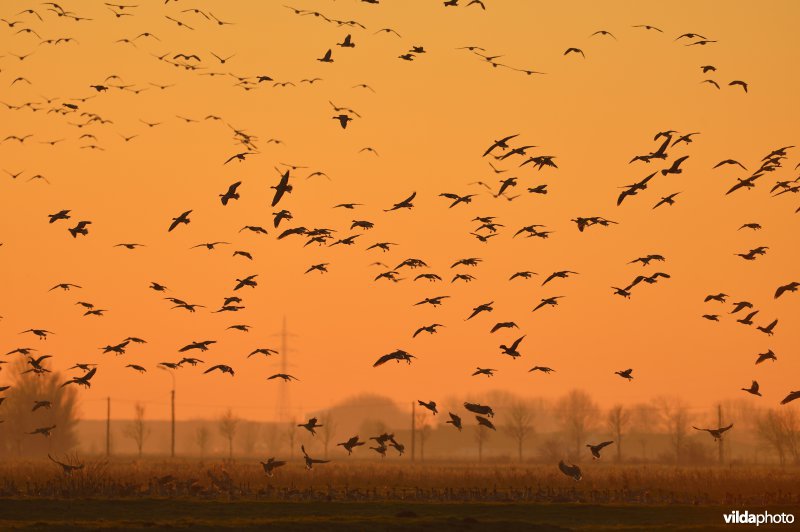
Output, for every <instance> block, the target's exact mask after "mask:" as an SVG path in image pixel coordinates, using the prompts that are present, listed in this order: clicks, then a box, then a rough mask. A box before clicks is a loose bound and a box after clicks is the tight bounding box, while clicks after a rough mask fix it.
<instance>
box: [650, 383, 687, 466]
mask: <svg viewBox="0 0 800 532" xmlns="http://www.w3.org/2000/svg"><path fill="white" fill-rule="evenodd" d="M654 404H655V406H656V412H657V413H658V418H659V422H660V423H661V427H662V429H663V430H664V432H666V433H667V434H668V435H669V442H670V445H671V446H672V450H673V452H674V453H675V464H676V465H677V464H680V463H681V462H682V461H683V455H684V450H685V448H686V437H687V436H688V434H689V407H688V406H687V405H686V402H685V401H684V400H683V399H681V398H680V397H664V396H662V397H657V398H656V399H655V400H654Z"/></svg>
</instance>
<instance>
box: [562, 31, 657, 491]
mask: <svg viewBox="0 0 800 532" xmlns="http://www.w3.org/2000/svg"><path fill="white" fill-rule="evenodd" d="M659 31H661V30H659ZM558 469H559V471H561V472H562V473H564V474H565V475H567V476H568V477H571V478H573V479H575V481H576V482H577V481H578V480H580V479H581V478H583V476H582V475H581V468H580V467H578V466H576V465H567V464H565V463H564V460H561V461H559V462H558Z"/></svg>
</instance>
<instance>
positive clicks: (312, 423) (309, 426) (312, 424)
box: [297, 417, 323, 436]
mask: <svg viewBox="0 0 800 532" xmlns="http://www.w3.org/2000/svg"><path fill="white" fill-rule="evenodd" d="M297 426H298V427H303V428H304V429H306V430H307V431H308V432H310V433H311V435H312V436H316V435H317V432H316V430H314V429H317V428H319V427H322V426H323V425H318V424H317V418H315V417H312V418H310V419H309V420H308V421H307V422H305V423H300V424H299V425H297Z"/></svg>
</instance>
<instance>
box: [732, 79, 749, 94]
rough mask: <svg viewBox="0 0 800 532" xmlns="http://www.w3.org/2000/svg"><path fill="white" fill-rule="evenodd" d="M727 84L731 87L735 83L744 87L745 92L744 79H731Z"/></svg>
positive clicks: (745, 84)
mask: <svg viewBox="0 0 800 532" xmlns="http://www.w3.org/2000/svg"><path fill="white" fill-rule="evenodd" d="M728 85H729V86H731V87H735V86H736V85H738V86H740V87H741V88H742V89H744V92H745V93H746V92H747V83H745V82H744V81H742V80H740V79H736V80H733V81H731V82H730V83H728Z"/></svg>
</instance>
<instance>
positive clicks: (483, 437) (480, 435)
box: [472, 425, 490, 463]
mask: <svg viewBox="0 0 800 532" xmlns="http://www.w3.org/2000/svg"><path fill="white" fill-rule="evenodd" d="M473 430H474V432H473V434H472V435H473V437H474V438H475V443H476V444H477V445H478V463H481V462H483V445H484V444H485V443H486V442H487V441H488V440H489V430H490V429H488V428H486V427H485V426H484V425H478V426H475V427H473Z"/></svg>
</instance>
